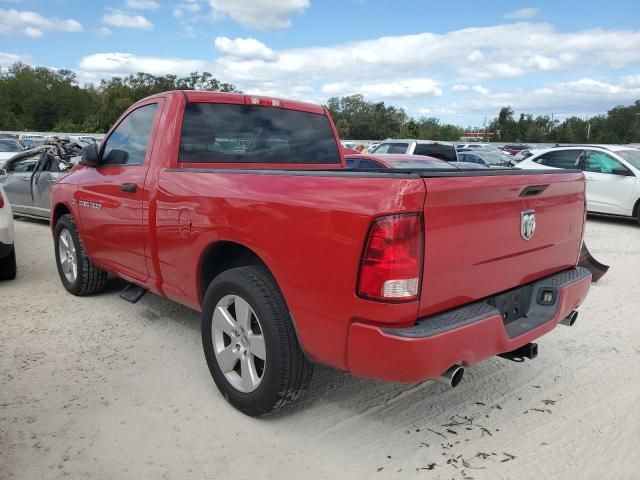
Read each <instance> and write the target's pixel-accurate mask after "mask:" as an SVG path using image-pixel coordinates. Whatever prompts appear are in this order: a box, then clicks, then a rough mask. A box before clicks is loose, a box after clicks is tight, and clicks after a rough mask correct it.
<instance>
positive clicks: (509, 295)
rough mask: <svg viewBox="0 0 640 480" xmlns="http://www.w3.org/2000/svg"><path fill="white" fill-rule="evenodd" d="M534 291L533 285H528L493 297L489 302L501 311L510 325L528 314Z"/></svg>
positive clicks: (503, 319) (503, 318)
mask: <svg viewBox="0 0 640 480" xmlns="http://www.w3.org/2000/svg"><path fill="white" fill-rule="evenodd" d="M532 293H533V285H527V286H524V287H519V288H514V289H513V290H509V291H508V292H504V293H501V294H499V295H496V296H494V297H491V298H489V299H488V300H487V303H488V304H489V305H491V306H492V307H495V308H496V309H497V310H498V311H499V312H500V314H501V315H502V321H503V322H504V324H505V325H508V324H510V323H512V322H515V321H516V320H519V319H521V318H523V317H526V316H527V314H528V313H529V308H530V307H531V298H532Z"/></svg>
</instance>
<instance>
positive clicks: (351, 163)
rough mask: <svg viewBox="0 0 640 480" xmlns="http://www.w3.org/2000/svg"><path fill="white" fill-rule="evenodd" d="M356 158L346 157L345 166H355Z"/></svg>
mask: <svg viewBox="0 0 640 480" xmlns="http://www.w3.org/2000/svg"><path fill="white" fill-rule="evenodd" d="M357 164H358V160H356V159H354V158H347V168H356V165H357Z"/></svg>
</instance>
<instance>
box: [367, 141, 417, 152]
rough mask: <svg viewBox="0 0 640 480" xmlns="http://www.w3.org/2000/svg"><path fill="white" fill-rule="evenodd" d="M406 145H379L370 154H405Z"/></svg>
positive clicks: (407, 146)
mask: <svg viewBox="0 0 640 480" xmlns="http://www.w3.org/2000/svg"><path fill="white" fill-rule="evenodd" d="M407 148H409V144H408V143H381V144H380V145H378V146H377V147H376V148H375V149H374V150H373V152H371V153H379V154H383V153H401V154H404V153H407Z"/></svg>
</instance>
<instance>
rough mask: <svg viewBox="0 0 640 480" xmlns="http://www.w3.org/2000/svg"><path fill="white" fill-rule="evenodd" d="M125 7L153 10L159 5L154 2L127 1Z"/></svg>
mask: <svg viewBox="0 0 640 480" xmlns="http://www.w3.org/2000/svg"><path fill="white" fill-rule="evenodd" d="M126 5H127V7H129V8H133V9H136V10H155V9H156V8H158V7H160V4H159V3H158V2H156V1H155V0H127V1H126Z"/></svg>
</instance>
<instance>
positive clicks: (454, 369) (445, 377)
mask: <svg viewBox="0 0 640 480" xmlns="http://www.w3.org/2000/svg"><path fill="white" fill-rule="evenodd" d="M463 376H464V367H463V366H462V365H452V366H451V367H449V369H448V370H447V371H446V372H444V373H443V374H442V375H440V376H439V377H436V378H434V379H433V381H434V382H438V383H442V384H443V385H447V386H448V387H450V388H455V387H456V386H457V385H458V384H459V383H460V382H461V381H462V377H463Z"/></svg>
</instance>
